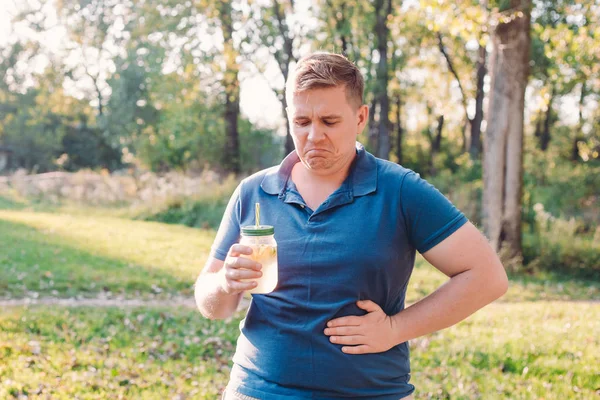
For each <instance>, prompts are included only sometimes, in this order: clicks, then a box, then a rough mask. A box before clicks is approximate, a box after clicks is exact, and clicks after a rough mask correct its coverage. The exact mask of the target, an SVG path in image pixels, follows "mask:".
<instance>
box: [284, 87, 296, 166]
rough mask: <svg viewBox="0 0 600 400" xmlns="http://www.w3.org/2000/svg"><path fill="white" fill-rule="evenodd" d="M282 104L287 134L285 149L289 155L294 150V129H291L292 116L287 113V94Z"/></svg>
mask: <svg viewBox="0 0 600 400" xmlns="http://www.w3.org/2000/svg"><path fill="white" fill-rule="evenodd" d="M281 105H282V106H283V115H284V116H285V132H286V135H285V144H284V151H285V155H286V156H287V155H288V154H290V153H291V152H292V151H294V140H293V139H292V131H291V127H290V116H289V115H288V113H287V99H286V98H285V95H284V96H283V99H282V100H281Z"/></svg>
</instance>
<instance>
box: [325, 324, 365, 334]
mask: <svg viewBox="0 0 600 400" xmlns="http://www.w3.org/2000/svg"><path fill="white" fill-rule="evenodd" d="M360 331H361V330H360V327H359V326H340V327H337V328H327V329H325V334H326V335H327V336H333V335H358V334H360V333H361V332H360Z"/></svg>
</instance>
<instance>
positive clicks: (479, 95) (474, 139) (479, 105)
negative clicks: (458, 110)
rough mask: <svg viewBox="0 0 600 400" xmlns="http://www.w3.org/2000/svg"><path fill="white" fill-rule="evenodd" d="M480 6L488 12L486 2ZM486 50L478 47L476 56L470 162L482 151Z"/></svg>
mask: <svg viewBox="0 0 600 400" xmlns="http://www.w3.org/2000/svg"><path fill="white" fill-rule="evenodd" d="M481 6H482V7H483V9H484V11H485V12H486V13H487V12H488V0H481ZM486 64H487V50H486V46H485V45H483V46H482V45H481V44H480V45H479V50H478V54H477V64H476V65H475V68H476V69H477V92H476V95H475V115H474V116H473V119H472V120H471V141H470V144H469V154H470V155H471V159H472V160H477V159H479V156H480V154H481V150H482V143H481V123H482V122H483V99H484V97H485V93H484V91H483V84H484V82H485V76H486V75H487V65H486Z"/></svg>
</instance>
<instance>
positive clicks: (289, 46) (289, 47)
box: [254, 0, 308, 154]
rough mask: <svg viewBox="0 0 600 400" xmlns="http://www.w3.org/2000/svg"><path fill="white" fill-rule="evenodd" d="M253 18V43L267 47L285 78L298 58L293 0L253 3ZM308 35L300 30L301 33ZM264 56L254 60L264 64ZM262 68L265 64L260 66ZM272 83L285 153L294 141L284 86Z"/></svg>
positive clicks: (289, 150) (292, 148) (285, 80)
mask: <svg viewBox="0 0 600 400" xmlns="http://www.w3.org/2000/svg"><path fill="white" fill-rule="evenodd" d="M256 7H257V8H256V9H255V16H256V18H255V20H256V25H257V29H256V33H257V36H256V37H255V39H254V41H255V44H257V45H259V46H262V47H266V48H267V50H268V52H269V53H270V54H271V55H272V57H273V58H274V59H275V61H276V63H277V66H278V67H279V71H280V72H281V75H282V77H283V82H284V86H285V82H287V80H288V76H289V73H290V68H291V64H292V63H294V62H297V61H298V56H297V47H298V46H299V40H298V39H297V38H298V36H297V35H298V31H299V30H300V29H301V27H299V26H298V24H296V25H295V26H291V24H290V16H291V15H292V14H293V13H294V7H295V3H294V0H283V1H280V0H270V1H269V3H267V4H265V5H258V4H257V5H256ZM303 36H308V35H303V34H301V35H300V37H303ZM263 63H264V60H260V61H258V60H257V64H263ZM259 69H261V70H262V69H264V64H263V65H260V66H259ZM284 86H282V87H275V86H273V85H272V84H271V89H272V90H273V91H274V92H275V94H276V95H277V98H278V99H279V101H280V103H281V109H282V113H283V116H284V118H285V129H286V136H285V145H284V146H285V148H284V151H285V154H288V153H290V152H291V151H293V150H294V142H293V141H292V135H291V131H290V120H289V117H288V114H287V107H288V104H287V98H286V95H285V87H284Z"/></svg>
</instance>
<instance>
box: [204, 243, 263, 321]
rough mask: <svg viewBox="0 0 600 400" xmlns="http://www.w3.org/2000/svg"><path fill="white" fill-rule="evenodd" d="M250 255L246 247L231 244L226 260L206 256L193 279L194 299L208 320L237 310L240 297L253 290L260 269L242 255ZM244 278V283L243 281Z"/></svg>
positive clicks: (226, 316)
mask: <svg viewBox="0 0 600 400" xmlns="http://www.w3.org/2000/svg"><path fill="white" fill-rule="evenodd" d="M250 254H252V249H251V248H250V247H248V246H243V245H240V244H234V245H233V246H231V249H230V250H229V253H228V255H227V258H226V260H225V261H221V260H218V259H216V258H214V257H209V258H208V260H207V261H206V264H205V266H204V269H203V270H202V272H201V273H200V276H199V277H198V279H197V280H196V285H195V289H194V296H195V298H196V305H197V306H198V309H199V310H200V313H201V314H202V315H204V316H205V317H206V318H209V319H225V318H229V317H231V316H232V315H233V314H234V313H235V311H236V310H237V307H238V305H239V304H240V300H241V298H242V294H243V292H244V291H246V290H250V289H253V288H254V287H256V281H246V279H256V278H259V277H261V276H262V272H260V269H261V268H262V266H261V265H260V264H259V263H257V262H254V261H252V260H250V259H248V258H244V257H240V256H241V255H250ZM242 279H244V281H242Z"/></svg>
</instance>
